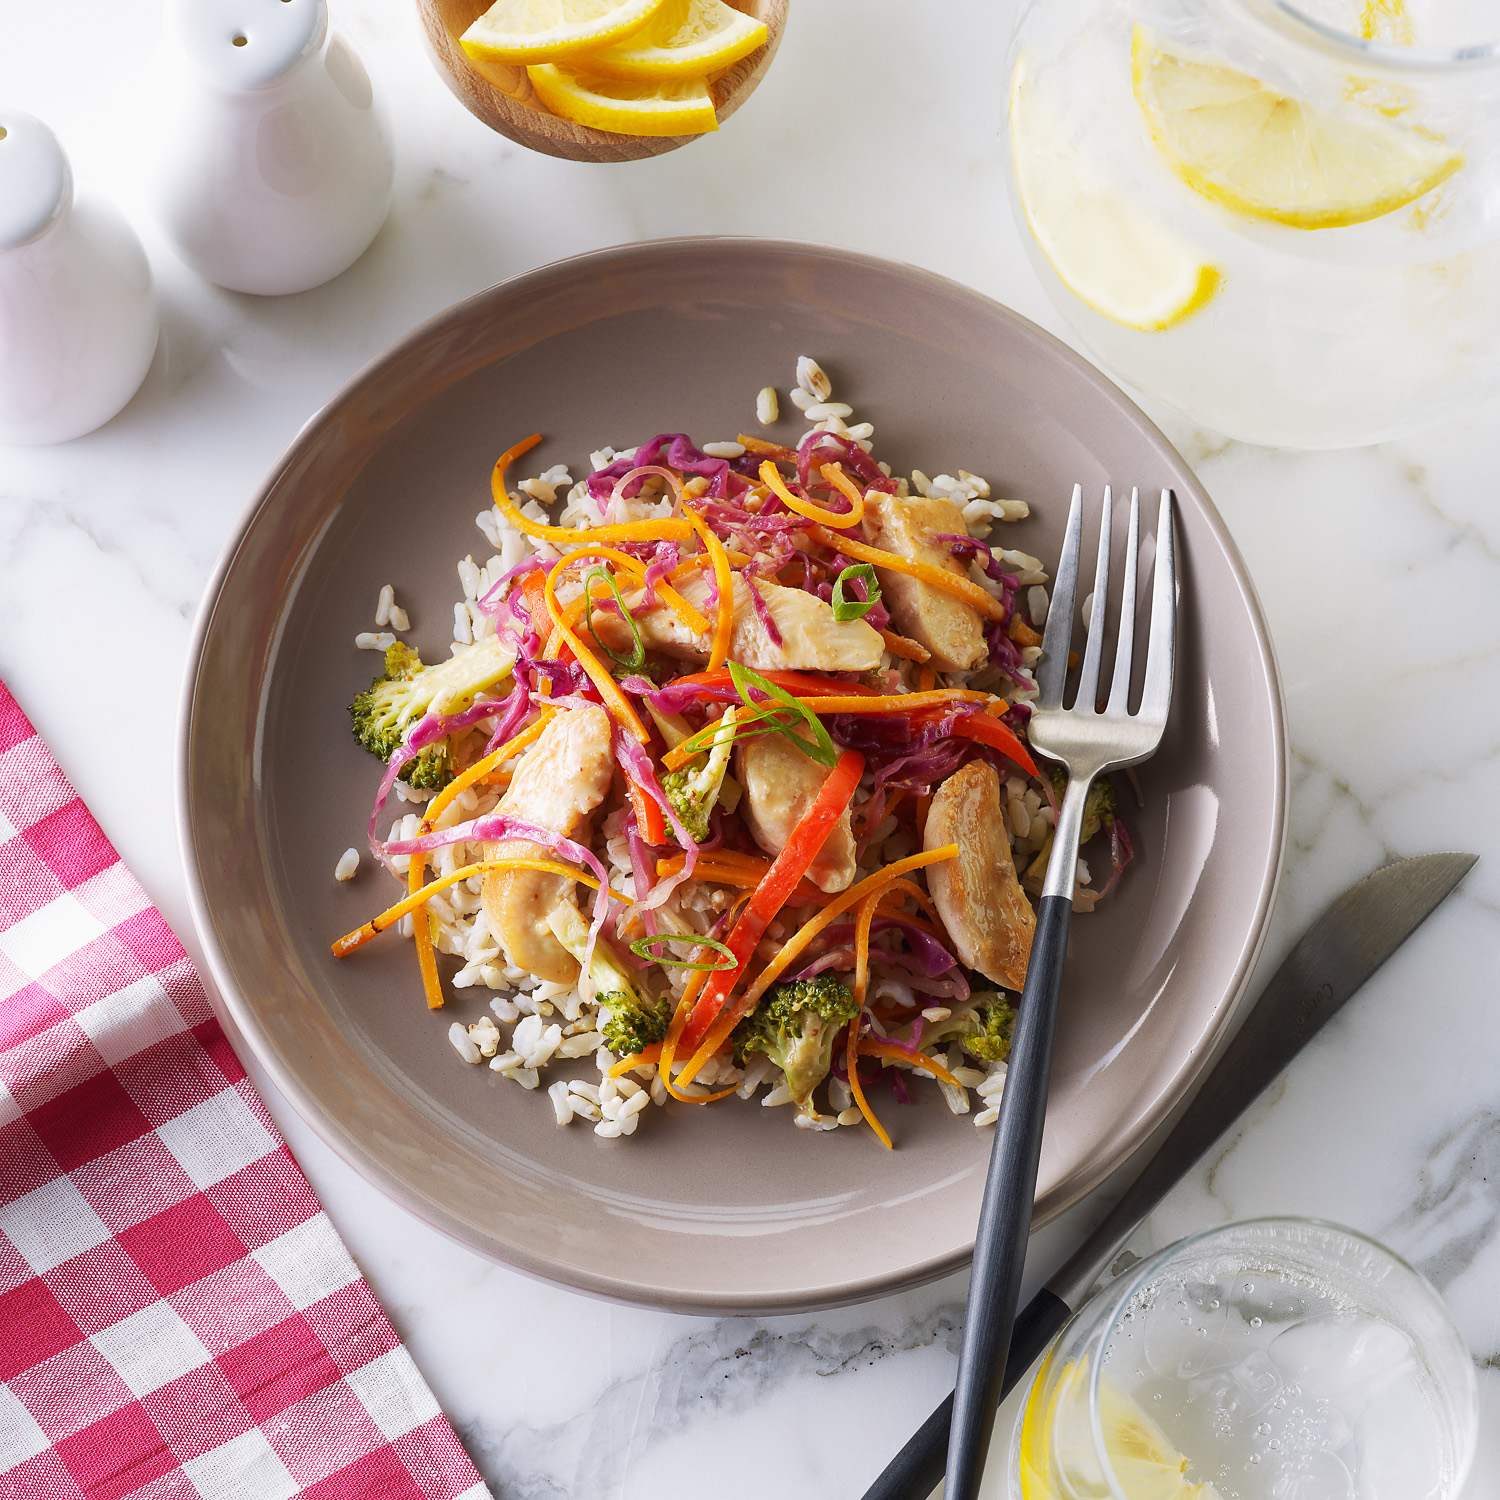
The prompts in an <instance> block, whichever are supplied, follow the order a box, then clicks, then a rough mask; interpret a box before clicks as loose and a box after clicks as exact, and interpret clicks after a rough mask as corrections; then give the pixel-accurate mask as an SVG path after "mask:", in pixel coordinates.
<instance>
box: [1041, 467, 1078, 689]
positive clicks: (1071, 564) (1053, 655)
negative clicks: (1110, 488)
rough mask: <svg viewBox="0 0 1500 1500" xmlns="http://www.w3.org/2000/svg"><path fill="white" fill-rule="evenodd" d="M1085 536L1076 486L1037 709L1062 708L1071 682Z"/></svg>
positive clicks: (1055, 582) (1045, 639) (1050, 611)
mask: <svg viewBox="0 0 1500 1500" xmlns="http://www.w3.org/2000/svg"><path fill="white" fill-rule="evenodd" d="M1082 535H1083V486H1082V485H1081V484H1075V485H1074V486H1073V503H1072V504H1071V505H1070V506H1069V507H1068V529H1067V532H1066V534H1065V535H1064V537H1063V549H1062V557H1061V558H1059V559H1058V564H1057V577H1056V578H1055V579H1054V580H1053V584H1052V603H1051V605H1050V606H1049V607H1048V610H1047V628H1046V629H1045V630H1044V631H1043V632H1042V659H1041V662H1040V663H1039V664H1038V669H1037V674H1036V685H1037V689H1038V691H1037V700H1036V701H1037V707H1038V708H1061V707H1062V695H1063V684H1064V683H1065V682H1066V681H1067V678H1068V642H1069V640H1070V639H1071V638H1072V635H1073V597H1074V595H1075V594H1076V593H1077V587H1078V544H1079V541H1080V539H1081V538H1082Z"/></svg>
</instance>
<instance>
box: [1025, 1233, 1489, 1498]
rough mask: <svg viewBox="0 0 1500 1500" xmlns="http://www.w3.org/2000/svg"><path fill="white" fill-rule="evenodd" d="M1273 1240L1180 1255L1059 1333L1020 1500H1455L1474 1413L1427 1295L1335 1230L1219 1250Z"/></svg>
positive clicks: (1030, 1415)
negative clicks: (1466, 1426)
mask: <svg viewBox="0 0 1500 1500" xmlns="http://www.w3.org/2000/svg"><path fill="white" fill-rule="evenodd" d="M1267 1224H1270V1225H1273V1226H1275V1227H1274V1229H1273V1230H1272V1232H1271V1234H1270V1235H1269V1236H1266V1235H1262V1236H1261V1237H1260V1238H1258V1239H1257V1238H1255V1237H1254V1234H1253V1233H1252V1235H1251V1237H1250V1238H1242V1239H1241V1240H1240V1241H1239V1242H1238V1243H1231V1244H1228V1245H1227V1246H1226V1245H1222V1244H1218V1243H1216V1241H1215V1239H1214V1237H1212V1236H1210V1237H1206V1245H1205V1247H1204V1248H1193V1247H1192V1245H1191V1242H1190V1244H1189V1249H1188V1251H1187V1252H1186V1254H1185V1255H1183V1256H1180V1257H1178V1259H1177V1261H1176V1262H1173V1261H1171V1260H1170V1259H1169V1260H1168V1262H1167V1263H1166V1264H1165V1265H1164V1267H1163V1268H1162V1269H1161V1271H1160V1272H1159V1273H1155V1274H1153V1273H1152V1272H1151V1270H1150V1269H1149V1268H1148V1269H1147V1270H1146V1271H1144V1272H1143V1274H1142V1275H1141V1277H1140V1279H1139V1280H1138V1281H1137V1282H1136V1284H1135V1285H1133V1286H1127V1287H1126V1289H1125V1290H1124V1291H1123V1292H1121V1293H1120V1294H1119V1295H1118V1296H1117V1297H1116V1298H1115V1300H1114V1302H1113V1303H1112V1304H1110V1305H1109V1306H1108V1307H1107V1308H1106V1309H1105V1311H1104V1312H1103V1314H1102V1315H1101V1316H1099V1317H1097V1318H1095V1320H1094V1321H1095V1325H1096V1326H1094V1327H1093V1328H1091V1327H1090V1325H1089V1317H1090V1310H1089V1309H1087V1308H1086V1309H1085V1311H1084V1313H1083V1314H1082V1315H1081V1317H1080V1320H1079V1322H1080V1323H1081V1324H1082V1325H1083V1326H1082V1329H1081V1332H1080V1331H1079V1330H1078V1329H1077V1328H1074V1329H1073V1330H1071V1331H1065V1332H1064V1334H1063V1335H1062V1336H1061V1338H1060V1340H1059V1343H1058V1344H1057V1346H1055V1348H1054V1351H1053V1353H1052V1355H1051V1356H1050V1358H1049V1363H1048V1366H1047V1367H1046V1369H1045V1370H1044V1371H1043V1373H1042V1375H1041V1376H1040V1377H1039V1378H1038V1380H1037V1382H1036V1384H1035V1386H1034V1387H1033V1390H1032V1393H1031V1396H1030V1399H1029V1401H1028V1403H1027V1407H1026V1411H1025V1415H1024V1419H1023V1423H1022V1427H1021V1430H1020V1435H1019V1441H1018V1443H1017V1452H1016V1459H1017V1463H1016V1488H1017V1489H1018V1490H1019V1493H1020V1496H1021V1497H1022V1500H1446V1497H1448V1496H1451V1495H1452V1494H1453V1492H1454V1490H1455V1489H1456V1487H1457V1484H1458V1483H1459V1482H1460V1481H1461V1478H1462V1471H1463V1467H1464V1465H1465V1463H1466V1461H1467V1457H1466V1453H1465V1451H1464V1438H1463V1435H1462V1432H1461V1430H1460V1429H1461V1422H1460V1421H1457V1420H1456V1417H1457V1418H1462V1416H1463V1414H1464V1412H1465V1410H1466V1408H1465V1406H1464V1400H1465V1398H1466V1397H1467V1398H1468V1399H1469V1400H1470V1402H1472V1396H1471V1394H1470V1387H1469V1384H1468V1383H1466V1382H1467V1378H1468V1377H1467V1372H1466V1368H1465V1366H1466V1357H1465V1356H1464V1354H1463V1350H1462V1344H1461V1342H1459V1341H1456V1339H1455V1338H1453V1336H1452V1335H1451V1329H1450V1331H1449V1333H1448V1335H1446V1337H1448V1339H1449V1344H1448V1347H1447V1348H1443V1347H1442V1344H1443V1339H1444V1337H1445V1335H1444V1334H1443V1332H1442V1330H1443V1326H1444V1324H1445V1322H1446V1320H1445V1318H1444V1315H1443V1314H1442V1313H1441V1305H1440V1304H1435V1298H1434V1297H1433V1294H1432V1293H1431V1291H1430V1288H1426V1286H1425V1283H1420V1282H1419V1281H1418V1280H1417V1278H1415V1276H1414V1275H1413V1273H1411V1272H1410V1271H1409V1269H1408V1268H1406V1267H1404V1266H1402V1265H1401V1264H1400V1263H1399V1262H1397V1261H1395V1260H1394V1258H1393V1257H1389V1256H1388V1255H1387V1253H1386V1252H1383V1251H1381V1250H1380V1248H1379V1247H1378V1246H1371V1245H1370V1242H1368V1241H1361V1240H1359V1239H1357V1238H1356V1237H1351V1236H1348V1235H1347V1234H1345V1233H1344V1232H1342V1231H1337V1230H1332V1229H1331V1226H1319V1225H1312V1226H1307V1229H1306V1231H1304V1226H1303V1225H1302V1224H1300V1223H1299V1222H1298V1221H1261V1223H1260V1224H1259V1225H1251V1226H1231V1228H1230V1230H1228V1231H1223V1232H1220V1233H1221V1234H1228V1235H1229V1236H1230V1237H1231V1238H1232V1237H1233V1236H1234V1235H1235V1233H1236V1232H1237V1231H1238V1230H1239V1229H1241V1228H1248V1229H1249V1230H1251V1231H1253V1232H1258V1231H1259V1230H1260V1229H1261V1228H1262V1227H1263V1226H1264V1225H1267ZM1286 1226H1291V1227H1290V1229H1288V1228H1286ZM1330 1247H1331V1248H1332V1250H1333V1252H1334V1253H1333V1254H1331V1255H1330V1254H1329V1253H1328V1251H1329V1249H1330ZM1408 1281H1409V1282H1410V1285H1407V1284H1405V1283H1406V1282H1408ZM1413 1292H1415V1300H1414V1301H1411V1300H1403V1299H1408V1298H1409V1297H1410V1295H1411V1294H1412V1293H1413ZM1102 1295H1103V1300H1104V1301H1105V1302H1106V1303H1108V1302H1109V1298H1108V1295H1107V1294H1102ZM1434 1304H1435V1308H1434ZM1408 1308H1410V1310H1411V1311H1412V1314H1413V1315H1412V1316H1411V1317H1410V1318H1408V1317H1407V1316H1406V1312H1407V1310H1408ZM1434 1313H1435V1315H1434ZM1434 1333H1435V1334H1436V1338H1434V1337H1433V1336H1432V1335H1433V1334H1434ZM1455 1350H1456V1354H1455ZM1435 1351H1436V1353H1435ZM1445 1358H1456V1362H1457V1366H1456V1367H1457V1375H1456V1376H1453V1375H1451V1374H1450V1373H1449V1372H1448V1371H1447V1370H1445V1368H1444V1359H1445ZM1454 1380H1456V1382H1457V1384H1456V1388H1455V1387H1454V1385H1453V1384H1452V1382H1453V1381H1454Z"/></svg>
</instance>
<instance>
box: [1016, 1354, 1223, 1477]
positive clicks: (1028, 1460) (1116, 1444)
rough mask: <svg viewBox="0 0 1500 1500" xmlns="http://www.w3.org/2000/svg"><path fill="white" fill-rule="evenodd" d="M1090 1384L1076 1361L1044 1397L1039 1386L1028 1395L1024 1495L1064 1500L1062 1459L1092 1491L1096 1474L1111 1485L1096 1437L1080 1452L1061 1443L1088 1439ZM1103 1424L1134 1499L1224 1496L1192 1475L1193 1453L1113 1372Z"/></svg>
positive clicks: (1106, 1385) (1102, 1397)
mask: <svg viewBox="0 0 1500 1500" xmlns="http://www.w3.org/2000/svg"><path fill="white" fill-rule="evenodd" d="M1085 1384H1086V1381H1085V1375H1084V1370H1083V1367H1082V1366H1081V1365H1076V1364H1075V1365H1072V1366H1070V1367H1069V1368H1067V1369H1065V1370H1064V1371H1063V1372H1062V1373H1061V1375H1059V1377H1058V1380H1057V1384H1056V1385H1055V1386H1054V1387H1053V1388H1052V1394H1051V1396H1050V1398H1049V1399H1048V1400H1047V1401H1046V1402H1045V1403H1043V1402H1041V1401H1038V1400H1037V1399H1036V1396H1035V1394H1033V1397H1032V1399H1031V1401H1029V1402H1028V1403H1027V1406H1026V1415H1025V1418H1024V1420H1023V1423H1022V1427H1021V1449H1020V1475H1021V1495H1022V1497H1023V1500H1060V1497H1059V1495H1058V1492H1057V1489H1056V1488H1055V1487H1054V1483H1053V1480H1052V1478H1051V1476H1052V1474H1053V1472H1054V1470H1055V1468H1056V1465H1057V1461H1058V1460H1061V1461H1062V1462H1063V1464H1065V1465H1066V1466H1067V1468H1068V1469H1069V1472H1070V1473H1071V1474H1072V1476H1073V1477H1074V1478H1075V1479H1077V1480H1080V1481H1084V1482H1085V1483H1086V1484H1087V1485H1088V1492H1089V1493H1091V1494H1092V1493H1094V1492H1095V1491H1094V1488H1093V1485H1094V1482H1096V1481H1097V1484H1098V1486H1099V1488H1098V1493H1100V1494H1104V1493H1107V1490H1108V1486H1107V1483H1106V1481H1105V1479H1104V1476H1103V1474H1102V1473H1100V1472H1099V1471H1098V1465H1097V1463H1096V1462H1095V1460H1094V1456H1093V1453H1092V1452H1091V1451H1089V1449H1091V1448H1092V1444H1091V1443H1089V1444H1088V1448H1087V1449H1086V1448H1080V1449H1079V1451H1076V1452H1063V1451H1060V1450H1062V1449H1065V1448H1067V1447H1068V1446H1069V1444H1070V1442H1071V1441H1074V1440H1077V1439H1083V1440H1084V1441H1085V1442H1087V1437H1086V1436H1085V1435H1086V1434H1087V1432H1088V1427H1089V1423H1088V1420H1087V1414H1086V1408H1085V1406H1084V1403H1085V1402H1086V1401H1087V1394H1086V1391H1085V1389H1084V1387H1085ZM1063 1405H1065V1406H1067V1407H1068V1408H1070V1410H1069V1411H1068V1413H1067V1416H1066V1417H1064V1416H1062V1415H1061V1414H1060V1412H1059V1407H1060V1406H1063ZM1042 1408H1045V1409H1042ZM1099 1431H1100V1434H1101V1436H1102V1437H1103V1439H1104V1451H1105V1454H1106V1455H1107V1457H1108V1459H1109V1466H1110V1468H1111V1469H1113V1470H1114V1475H1115V1479H1116V1480H1117V1481H1118V1483H1119V1486H1120V1489H1121V1490H1122V1491H1123V1492H1124V1494H1125V1496H1126V1497H1127V1500H1222V1497H1221V1496H1220V1494H1219V1492H1218V1490H1216V1489H1215V1488H1214V1487H1213V1485H1211V1484H1199V1483H1197V1482H1195V1481H1193V1480H1191V1479H1189V1478H1188V1477H1187V1469H1188V1460H1187V1459H1186V1458H1184V1457H1183V1456H1182V1454H1180V1453H1179V1452H1178V1451H1177V1449H1176V1448H1175V1447H1174V1446H1173V1444H1172V1440H1171V1439H1170V1438H1169V1437H1168V1436H1167V1435H1166V1433H1164V1432H1163V1431H1162V1430H1161V1428H1160V1427H1158V1426H1157V1424H1156V1423H1155V1422H1154V1421H1153V1420H1152V1419H1151V1418H1150V1417H1149V1416H1148V1415H1147V1414H1146V1413H1145V1412H1144V1411H1142V1410H1141V1408H1140V1407H1139V1406H1137V1405H1136V1403H1135V1402H1134V1401H1132V1400H1131V1399H1130V1397H1129V1396H1127V1395H1125V1394H1124V1392H1123V1391H1120V1390H1118V1389H1117V1388H1116V1387H1115V1386H1113V1385H1111V1384H1110V1382H1109V1381H1107V1380H1102V1381H1100V1383H1099Z"/></svg>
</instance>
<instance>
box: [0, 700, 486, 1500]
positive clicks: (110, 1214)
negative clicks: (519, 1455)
mask: <svg viewBox="0 0 1500 1500" xmlns="http://www.w3.org/2000/svg"><path fill="white" fill-rule="evenodd" d="M296 1495H304V1496H308V1497H310V1500H313V1497H315V1500H376V1497H379V1500H455V1497H459V1496H462V1497H464V1500H479V1497H484V1496H487V1495H488V1491H487V1490H486V1489H485V1487H484V1486H483V1484H481V1483H480V1480H479V1476H478V1475H477V1474H476V1473H475V1472H474V1468H473V1465H472V1464H470V1462H469V1460H468V1458H467V1456H466V1455H465V1454H464V1451H463V1449H462V1448H460V1447H459V1444H458V1440H457V1438H455V1437H454V1435H453V1430H452V1428H451V1427H449V1425H448V1423H447V1420H446V1419H445V1418H444V1417H443V1415H442V1413H441V1412H440V1411H439V1410H438V1407H437V1403H436V1402H435V1401H434V1400H433V1398H432V1393H431V1392H430V1391H429V1390H428V1389H427V1386H426V1385H425V1383H424V1382H423V1380H422V1377H421V1376H420V1375H419V1374H418V1373H417V1370H416V1367H415V1366H414V1365H413V1364H412V1362H411V1357H410V1356H409V1355H408V1354H407V1352H406V1350H405V1349H404V1348H402V1346H401V1343H400V1341H399V1340H398V1339H397V1337H396V1335H395V1333H394V1331H393V1330H392V1328H391V1325H390V1324H389V1323H388V1322H387V1321H386V1318H385V1315H384V1313H382V1312H381V1310H380V1307H379V1305H378V1304H377V1303H376V1301H375V1299H374V1297H373V1296H372V1295H371V1293H370V1289H369V1287H368V1286H366V1285H365V1282H364V1280H363V1279H362V1278H361V1276H360V1274H359V1272H358V1271H357V1270H356V1269H355V1267H354V1263H353V1261H351V1260H350V1259H349V1254H348V1252H347V1251H346V1250H345V1249H344V1246H343V1244H342V1242H341V1241H340V1240H339V1237H338V1235H337V1234H336V1233H335V1232H334V1229H333V1226H332V1225H331V1224H330V1223H329V1221H328V1219H327V1217H326V1215H324V1214H323V1212H322V1211H321V1210H320V1209H319V1207H318V1203H317V1200H316V1199H315V1198H314V1197H313V1194H312V1190H311V1189H310V1188H309V1187H308V1184H307V1179H306V1178H305V1177H303V1175H302V1173H301V1171H300V1170H299V1169H298V1167H297V1164H296V1162H294V1161H293V1160H292V1157H291V1154H290V1153H289V1152H288V1150H287V1148H286V1145H285V1143H284V1142H283V1141H282V1140H281V1138H280V1136H279V1135H278V1134H277V1133H276V1128H275V1126H274V1125H273V1124H272V1122H271V1119H270V1116H269V1115H268V1114H267V1113H266V1111H265V1107H264V1106H263V1105H262V1103H261V1101H260V1099H259V1097H258V1096H257V1095H256V1093H255V1090H254V1088H253V1087H252V1086H251V1084H250V1082H249V1080H248V1079H247V1078H246V1077H245V1073H244V1070H243V1069H242V1068H241V1067H240V1065H239V1062H238V1061H237V1059H236V1058H235V1055H234V1053H233V1052H232V1051H231V1050H230V1047H229V1045H228V1043H227V1042H226V1041H225V1039H224V1033H223V1032H222V1031H221V1030H220V1028H219V1023H218V1022H217V1021H216V1020H215V1019H214V1017H213V1014H212V1012H211V1011H210V1009H209V1007H208V1003H207V1001H206V1000H205V998H204V994H203V989H202V986H201V985H200V983H199V981H198V976H197V974H196V973H195V972H194V970H193V966H192V964H191V962H190V961H189V960H188V958H187V955H186V954H185V953H184V952H183V951H182V948H181V947H180V946H179V945H178V943H177V940H176V939H175V938H174V937H173V936H172V934H171V932H170V931H169V930H168V928H167V926H166V924H165V923H164V922H163V921H162V919H161V917H160V916H159V915H158V914H157V912H156V911H155V909H154V908H153V907H152V906H151V904H150V903H149V902H148V901H147V900H146V897H145V894H144V893H143V892H142V890H141V888H140V887H139V886H138V885H137V884H136V883H135V880H134V878H133V877H132V876H131V874H130V872H129V871H128V870H127V869H126V868H125V866H124V865H123V864H122V863H121V862H120V859H119V856H118V855H117V854H116V853H115V851H114V850H113V849H112V848H111V847H110V844H109V841H108V840H107V839H106V838H105V837H104V835H103V834H102V833H101V832H100V831H99V825H98V824H97V823H95V822H94V820H93V818H92V817H90V816H89V813H88V810H87V809H86V808H85V807H84V805H83V804H82V803H81V802H80V801H79V800H78V798H77V797H76V796H75V795H74V794H73V790H72V788H71V787H69V785H68V783H67V781H66V780H65V779H64V777H63V775H62V772H61V771H59V770H58V768H57V765H56V764H55V763H54V761H53V759H52V757H51V756H50V755H49V754H48V753H47V750H46V748H45V747H44V746H43V744H42V742H41V741H40V740H39V739H38V738H37V736H36V733H35V731H34V730H33V729H32V727H31V725H30V724H29V723H28V722H27V720H26V718H25V716H24V715H23V714H22V713H21V711H20V709H19V708H17V707H16V704H15V701H14V700H13V699H12V698H11V696H10V694H9V693H8V692H7V691H6V690H5V687H4V685H3V684H0V1497H3V1500H76V1497H83V1496H87V1497H89V1500H124V1497H126V1496H131V1497H134V1500H200V1497H201V1500H289V1497H291V1496H296Z"/></svg>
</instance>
